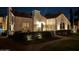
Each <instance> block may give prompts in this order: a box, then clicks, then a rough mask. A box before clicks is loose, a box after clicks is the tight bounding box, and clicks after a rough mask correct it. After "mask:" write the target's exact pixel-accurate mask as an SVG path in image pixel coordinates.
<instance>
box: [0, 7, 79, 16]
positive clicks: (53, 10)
mask: <svg viewBox="0 0 79 59" xmlns="http://www.w3.org/2000/svg"><path fill="white" fill-rule="evenodd" d="M70 8H72V10H73V12H75V11H76V10H77V9H78V8H77V7H14V9H15V10H16V11H18V12H24V13H31V12H32V11H33V10H35V9H38V10H40V12H41V14H42V15H45V13H59V12H64V14H65V15H66V16H68V17H69V15H70V13H69V12H70ZM7 9H8V8H7V7H0V14H1V15H6V14H7Z"/></svg>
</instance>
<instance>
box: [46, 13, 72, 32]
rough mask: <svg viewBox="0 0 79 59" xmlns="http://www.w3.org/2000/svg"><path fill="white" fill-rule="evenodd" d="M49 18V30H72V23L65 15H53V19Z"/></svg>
mask: <svg viewBox="0 0 79 59" xmlns="http://www.w3.org/2000/svg"><path fill="white" fill-rule="evenodd" d="M46 17H47V25H48V28H47V29H48V30H52V31H57V30H70V29H71V23H70V21H69V20H68V18H67V17H66V16H65V15H64V13H58V14H52V16H51V17H48V16H46Z"/></svg>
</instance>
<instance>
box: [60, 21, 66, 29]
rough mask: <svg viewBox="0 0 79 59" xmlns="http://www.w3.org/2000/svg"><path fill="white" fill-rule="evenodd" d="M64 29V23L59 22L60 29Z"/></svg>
mask: <svg viewBox="0 0 79 59" xmlns="http://www.w3.org/2000/svg"><path fill="white" fill-rule="evenodd" d="M64 29H65V24H64V23H62V22H61V23H60V30H64Z"/></svg>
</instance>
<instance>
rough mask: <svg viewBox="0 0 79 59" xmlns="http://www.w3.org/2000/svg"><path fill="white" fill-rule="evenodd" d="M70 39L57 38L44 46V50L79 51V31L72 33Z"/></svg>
mask: <svg viewBox="0 0 79 59" xmlns="http://www.w3.org/2000/svg"><path fill="white" fill-rule="evenodd" d="M68 37H70V39H67V40H66V39H65V38H64V39H63V40H57V41H55V42H54V43H52V44H49V45H47V46H45V47H43V48H42V49H41V50H43V51H79V33H75V34H71V35H70V36H68Z"/></svg>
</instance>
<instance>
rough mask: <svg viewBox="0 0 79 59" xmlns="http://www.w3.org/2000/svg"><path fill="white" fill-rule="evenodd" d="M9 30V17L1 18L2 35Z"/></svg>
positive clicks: (0, 28) (0, 29)
mask: <svg viewBox="0 0 79 59" xmlns="http://www.w3.org/2000/svg"><path fill="white" fill-rule="evenodd" d="M6 30H7V16H0V33H2V32H5V31H6Z"/></svg>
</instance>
